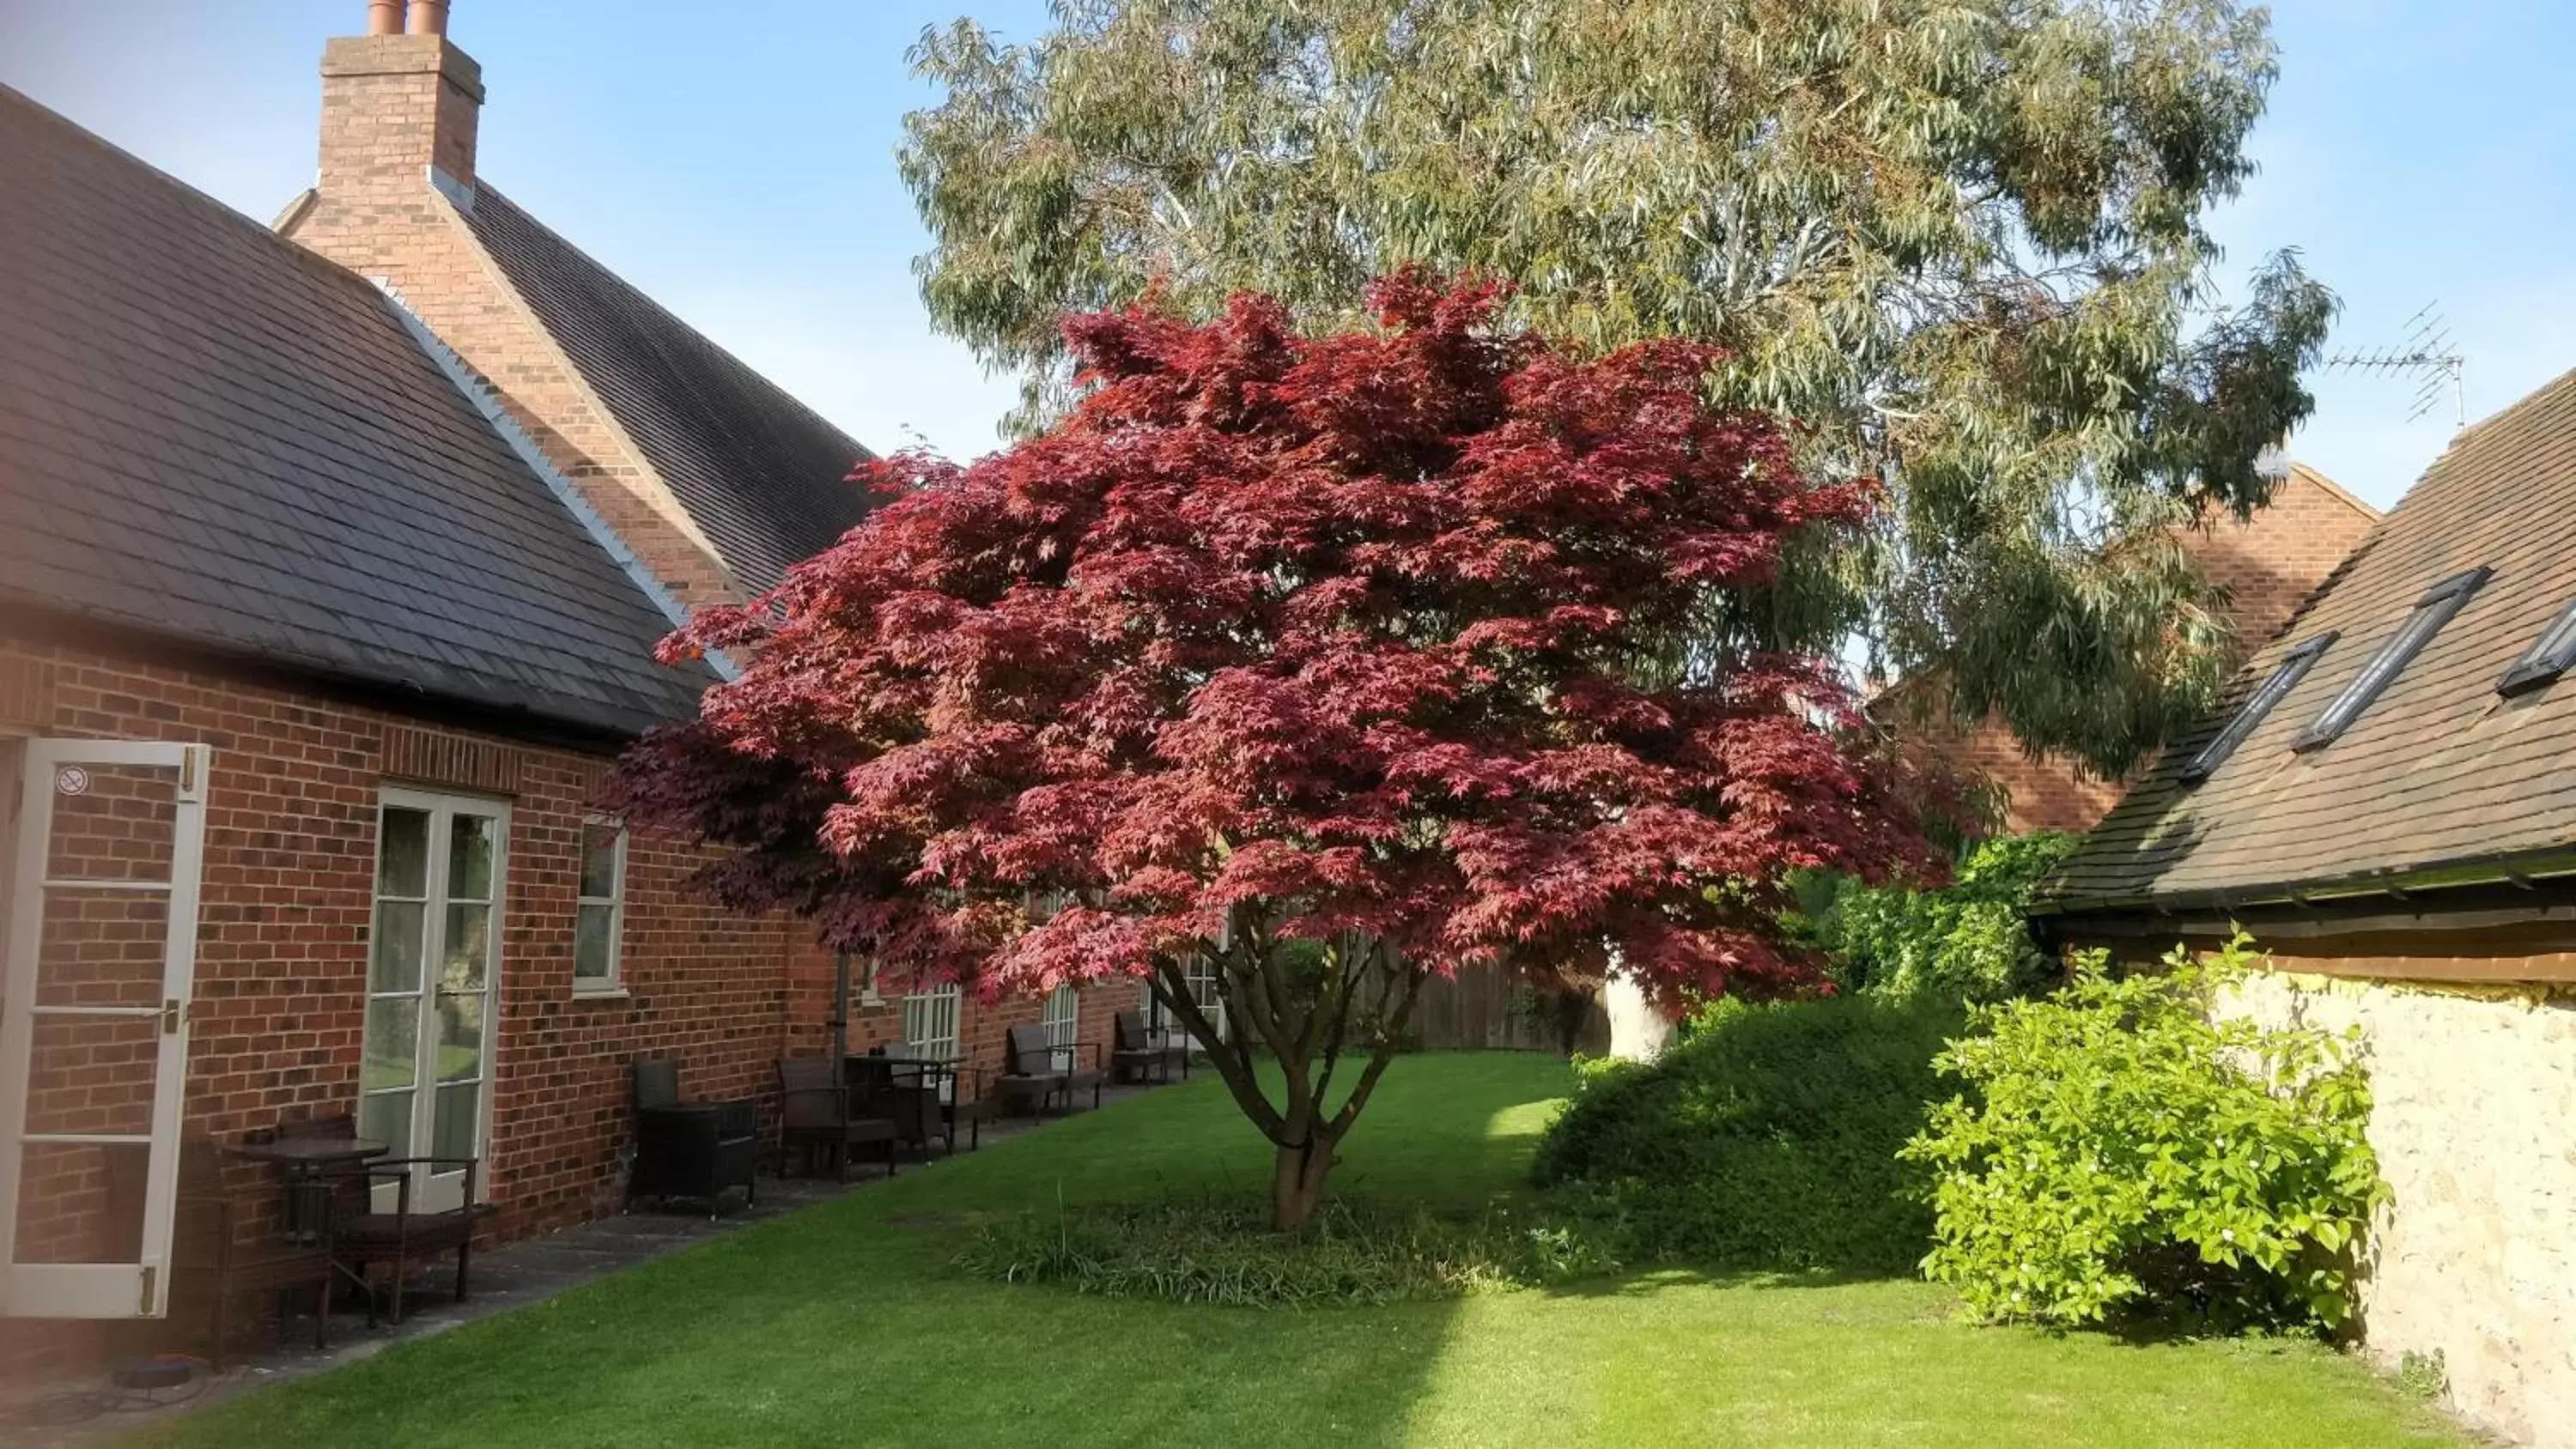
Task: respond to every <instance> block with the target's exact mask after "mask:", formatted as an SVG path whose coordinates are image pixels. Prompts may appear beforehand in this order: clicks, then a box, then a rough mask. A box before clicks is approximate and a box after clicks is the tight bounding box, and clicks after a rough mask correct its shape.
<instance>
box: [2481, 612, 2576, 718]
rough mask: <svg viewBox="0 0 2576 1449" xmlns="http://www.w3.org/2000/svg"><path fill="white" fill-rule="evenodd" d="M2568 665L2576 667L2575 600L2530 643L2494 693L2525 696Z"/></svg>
mask: <svg viewBox="0 0 2576 1449" xmlns="http://www.w3.org/2000/svg"><path fill="white" fill-rule="evenodd" d="M2571 665H2576V599H2571V600H2569V601H2568V604H2567V607H2566V608H2564V609H2561V610H2559V611H2558V617H2557V618H2555V619H2552V620H2550V621H2549V627H2548V628H2546V629H2543V630H2541V631H2540V637H2539V638H2537V639H2534V640H2533V641H2531V647H2530V648H2529V649H2526V650H2524V651H2523V655H2522V657H2521V658H2520V659H2517V660H2515V661H2514V662H2513V667H2512V668H2511V669H2508V670H2506V671H2505V672H2504V678H2502V679H2499V680H2497V681H2496V693H2498V694H2502V695H2508V696H2510V695H2516V694H2528V693H2529V692H2531V691H2532V690H2535V689H2538V688H2540V687H2541V686H2542V685H2544V684H2547V683H2548V682H2550V681H2551V680H2553V679H2556V678H2557V677H2558V676H2559V675H2561V674H2564V673H2566V672H2567V670H2568V668H2569V667H2570V666H2571Z"/></svg>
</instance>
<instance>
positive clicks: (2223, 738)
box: [2182, 633, 2335, 780]
mask: <svg viewBox="0 0 2576 1449" xmlns="http://www.w3.org/2000/svg"><path fill="white" fill-rule="evenodd" d="M2334 641H2335V636H2334V635H2333V634H2331V633H2327V634H2320V635H2318V636H2317V637H2315V638H2314V639H2311V640H2309V641H2308V642H2307V643H2305V644H2302V645H2300V646H2299V647H2298V648H2296V649H2293V650H2291V651H2290V652H2289V653H2287V654H2285V655H2283V656H2281V662H2280V663H2279V664H2277V665H2274V666H2273V668H2272V674H2271V677H2270V678H2268V679H2266V680H2264V681H2263V685H2262V687H2261V688H2260V689H2257V690H2255V691H2254V693H2253V695H2252V697H2250V698H2248V699H2247V700H2246V701H2245V707H2244V708H2243V709H2240V710H2238V711H2237V712H2236V718H2234V719H2232V720H2229V721H2228V722H2227V728H2225V729H2223V730H2220V731H2219V732H2218V737H2217V738H2216V739H2213V740H2211V741H2210V742H2209V743H2208V744H2205V745H2203V746H2201V747H2200V753H2199V754H2196V755H2194V756H2192V757H2191V762H2190V763H2189V764H2186V765H2184V766H2183V767H2182V777H2183V778H2184V779H2185V780H2205V779H2207V778H2209V772H2210V771H2212V770H2215V769H2217V768H2218V767H2219V765H2220V764H2222V763H2224V762H2225V761H2226V759H2227V757H2228V756H2229V755H2232V754H2234V753H2236V747H2237V746H2238V745H2241V744H2243V743H2245V737H2246V736H2247V735H2250V734H2252V733H2254V727H2255V726H2256V725H2259V724H2261V723H2262V722H2263V717H2264V716H2265V715H2267V714H2270V713H2271V712H2272V707H2273V706H2274V705H2277V704H2279V703H2280V702H2281V700H2282V699H2283V697H2284V696H2286V695H2288V694H2289V692H2290V691H2291V690H2293V689H2296V688H2298V687H2299V681H2300V680H2302V679H2305V678H2307V677H2308V670H2309V669H2311V668H2312V667H2314V666H2315V664H2316V662H2317V656H2318V655H2320V654H2323V653H2325V652H2326V646H2327V645H2330V644H2332V643H2334Z"/></svg>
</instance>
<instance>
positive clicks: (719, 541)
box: [464, 183, 869, 592]
mask: <svg viewBox="0 0 2576 1449" xmlns="http://www.w3.org/2000/svg"><path fill="white" fill-rule="evenodd" d="M464 216H465V221H466V224H467V226H468V227H469V228H470V229H471V230H472V232H473V234H474V236H475V237H476V239H478V240H479V241H480V242H481V243H482V244H483V247H484V250H485V251H486V252H487V253H489V255H490V256H491V258H492V260H493V261H494V262H495V263H497V264H498V265H499V267H500V269H501V273H502V275H503V276H505V277H506V278H508V279H509V283H510V285H511V287H512V288H513V289H515V290H516V291H517V292H518V294H519V295H520V297H522V298H523V299H525V300H526V302H527V304H528V307H529V310H530V311H532V312H534V313H535V314H536V317H537V320H538V322H539V323H540V324H542V325H543V326H544V327H545V329H546V331H547V332H548V333H550V334H551V335H552V336H553V337H554V339H555V342H556V344H557V345H558V346H560V347H561V348H562V349H563V350H564V353H565V355H566V356H568V357H569V358H571V360H572V363H573V366H574V367H575V368H577V369H578V370H579V371H580V373H581V375H582V379H583V380H584V381H585V382H587V383H589V384H590V388H591V390H592V391H593V392H594V393H596V394H598V396H599V400H600V401H601V402H602V403H603V404H605V405H606V407H607V408H608V411H609V412H610V414H611V415H613V416H614V417H615V418H616V419H617V423H618V426H619V427H621V428H623V429H624V430H625V432H626V435H627V436H628V437H629V438H631V439H632V440H633V441H634V444H635V446H636V448H637V449H638V450H640V451H641V452H642V453H643V454H644V460H645V461H646V462H647V463H649V464H651V465H652V467H653V470H654V471H655V472H657V473H659V474H661V476H662V480H663V481H664V482H665V483H667V484H669V485H670V487H671V490H672V491H673V492H674V493H676V494H677V495H678V496H679V499H680V502H681V505H682V506H683V507H685V508H687V509H688V511H689V516H690V517H691V518H692V519H694V520H695V521H696V523H697V525H698V527H699V528H700V529H701V530H703V531H704V532H705V534H706V536H707V538H708V539H709V540H710V541H711V542H713V543H714V544H715V546H716V550H717V552H718V553H719V554H720V555H721V556H722V557H723V559H724V563H725V566H726V567H727V568H728V569H731V570H732V571H733V574H734V577H735V578H736V579H737V580H739V581H740V582H742V583H743V584H744V585H745V586H746V587H748V588H749V589H751V590H753V591H755V592H757V591H759V590H762V589H766V588H768V587H770V586H771V585H773V584H775V583H777V582H778V581H779V579H780V578H781V577H782V576H784V575H785V573H786V572H787V566H788V565H790V564H792V563H795V562H797V561H798V560H800V559H804V558H808V557H811V556H812V555H814V554H817V553H820V552H822V551H823V550H824V549H826V548H828V547H830V546H831V545H832V544H833V543H835V542H837V541H838V540H839V539H840V537H841V535H842V534H843V533H845V532H847V531H848V530H849V528H850V526H851V525H852V524H855V523H857V522H858V521H859V519H860V517H861V516H862V515H863V514H865V513H866V511H867V505H868V501H869V500H868V497H867V494H866V493H865V492H864V490H862V489H860V488H858V487H857V486H855V485H853V484H851V483H849V482H848V481H847V479H848V477H849V474H850V470H851V469H852V468H853V467H855V466H857V464H858V462H859V461H860V460H861V459H862V458H864V457H866V456H867V450H866V449H864V448H862V447H860V446H859V444H858V443H857V442H855V441H853V440H852V439H851V437H850V436H849V435H848V434H847V433H844V432H842V431H841V430H840V429H839V428H836V427H834V426H832V425H831V424H830V423H828V422H825V421H824V420H823V418H822V416H821V415H820V414H818V413H816V412H815V411H814V410H813V409H812V408H809V407H807V406H805V405H804V404H803V403H801V402H798V401H797V400H796V399H795V398H793V397H791V396H789V395H788V394H787V392H786V391H784V390H783V389H781V388H780V387H779V386H778V385H777V384H776V383H773V382H771V381H770V380H769V379H767V378H765V377H762V376H761V375H760V374H759V373H756V372H754V371H752V370H751V369H750V368H749V367H746V366H745V365H743V363H742V362H741V360H740V359H738V358H736V357H734V356H733V354H731V353H729V352H727V351H725V350H724V349H723V348H721V347H718V346H717V345H716V344H714V343H713V342H710V341H708V340H707V338H706V337H705V336H704V335H703V334H701V333H699V332H698V331H697V330H696V329H695V328H692V327H691V326H689V324H687V323H686V322H683V321H681V320H680V319H679V318H677V317H675V316H673V315H671V313H670V312H668V311H666V310H664V308H663V307H662V306H661V304H660V303H657V302H655V301H654V300H653V299H652V298H650V297H647V296H645V295H644V294H643V293H642V292H639V291H637V290H636V289H635V288H634V287H632V286H629V285H628V284H627V283H626V282H625V281H624V280H623V279H621V278H620V277H618V276H617V274H616V273H614V272H611V271H609V270H608V269H607V268H606V267H604V266H601V265H600V264H599V263H598V262H596V261H594V260H592V259H591V258H590V257H589V256H588V255H586V254H584V253H583V252H582V251H581V250H580V249H579V248H576V247H575V246H573V245H572V244H571V243H570V242H567V241H565V240H564V239H563V238H562V237H559V236H557V235H555V234H554V233H553V232H552V231H549V230H547V229H546V227H545V226H544V225H543V224H542V223H540V222H539V221H537V219H536V218H535V217H532V216H530V215H529V214H528V213H527V212H525V211H523V210H521V209H520V208H519V207H518V206H517V205H516V204H514V203H513V202H511V200H510V199H509V198H508V197H506V196H504V195H502V194H501V193H500V192H499V191H498V190H496V189H495V188H494V187H492V186H491V185H489V184H488V183H478V184H477V186H476V188H475V193H474V202H473V205H472V207H471V208H470V209H469V210H467V211H466V212H465V213H464Z"/></svg>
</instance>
